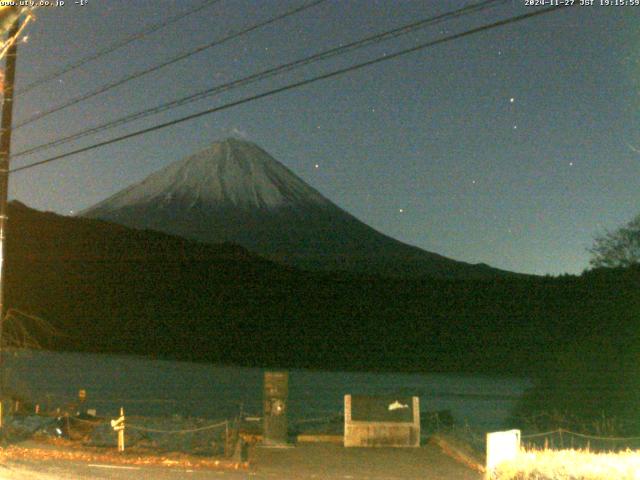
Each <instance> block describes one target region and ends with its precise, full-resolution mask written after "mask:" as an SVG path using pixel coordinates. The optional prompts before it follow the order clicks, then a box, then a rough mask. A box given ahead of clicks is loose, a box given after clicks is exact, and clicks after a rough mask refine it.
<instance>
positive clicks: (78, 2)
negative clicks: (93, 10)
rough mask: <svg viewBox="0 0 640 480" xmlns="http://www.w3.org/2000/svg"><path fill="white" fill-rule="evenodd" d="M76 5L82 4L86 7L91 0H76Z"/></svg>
mask: <svg viewBox="0 0 640 480" xmlns="http://www.w3.org/2000/svg"><path fill="white" fill-rule="evenodd" d="M74 3H75V4H76V5H80V6H81V7H84V6H85V5H86V4H87V3H89V0H78V1H77V2H74Z"/></svg>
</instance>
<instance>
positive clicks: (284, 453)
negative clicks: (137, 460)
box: [0, 444, 482, 480]
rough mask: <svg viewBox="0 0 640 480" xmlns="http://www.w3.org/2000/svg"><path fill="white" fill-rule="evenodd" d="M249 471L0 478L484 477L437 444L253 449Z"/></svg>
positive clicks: (116, 471) (70, 467)
mask: <svg viewBox="0 0 640 480" xmlns="http://www.w3.org/2000/svg"><path fill="white" fill-rule="evenodd" d="M249 458H250V461H251V464H252V467H251V469H250V470H249V471H244V472H243V471H232V470H185V469H180V468H169V467H139V466H135V467H121V466H113V465H105V464H97V463H95V464H92V463H82V462H74V461H66V460H47V461H39V462H36V461H30V460H12V461H7V462H5V465H4V468H0V480H17V479H20V480H22V479H29V480H94V479H95V480H107V479H109V480H111V479H113V480H140V479H158V480H174V479H175V480H178V479H180V480H182V479H184V480H212V479H222V480H276V479H277V480H305V479H311V480H418V479H420V480H449V479H456V480H480V479H481V478H482V475H481V474H479V473H477V472H474V471H472V470H470V469H468V468H466V467H464V466H463V465H461V464H459V463H457V462H455V461H454V460H452V459H451V458H449V457H447V456H446V455H444V454H443V453H442V452H441V450H440V449H439V448H438V447H437V446H435V445H428V446H425V447H422V448H419V449H345V448H343V447H341V446H338V445H328V444H315V445H301V446H298V447H295V448H290V449H268V448H254V449H252V450H251V451H250V457H249Z"/></svg>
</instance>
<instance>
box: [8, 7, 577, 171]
mask: <svg viewBox="0 0 640 480" xmlns="http://www.w3.org/2000/svg"><path fill="white" fill-rule="evenodd" d="M564 8H566V7H565V6H553V7H547V8H544V9H541V10H536V11H535V12H530V13H525V14H522V15H518V16H515V17H510V18H507V19H504V20H500V21H498V22H494V23H490V24H488V25H483V26H481V27H476V28H473V29H471V30H466V31H464V32H462V33H457V34H454V35H450V36H448V37H444V38H441V39H438V40H433V41H430V42H426V43H422V44H419V45H416V46H414V47H411V48H407V49H404V50H400V51H398V52H395V53H392V54H389V55H383V56H380V57H377V58H375V59H373V60H368V61H366V62H362V63H358V64H355V65H351V66H349V67H345V68H341V69H338V70H334V71H332V72H329V73H325V74H322V75H318V76H315V77H312V78H309V79H306V80H301V81H299V82H295V83H290V84H288V85H285V86H283V87H279V88H274V89H272V90H268V91H266V92H263V93H259V94H256V95H252V96H250V97H245V98H243V99H240V100H236V101H233V102H230V103H227V104H224V105H221V106H218V107H214V108H210V109H208V110H204V111H202V112H198V113H194V114H191V115H187V116H186V117H182V118H178V119H175V120H171V121H169V122H165V123H161V124H159V125H155V126H153V127H149V128H145V129H142V130H138V131H136V132H132V133H128V134H126V135H122V136H119V137H116V138H112V139H110V140H105V141H103V142H99V143H95V144H93V145H89V146H87V147H83V148H79V149H76V150H72V151H70V152H67V153H63V154H60V155H56V156H53V157H50V158H47V159H45V160H40V161H37V162H33V163H30V164H28V165H24V166H22V167H17V168H14V169H12V170H10V173H15V172H19V171H22V170H28V169H30V168H34V167H37V166H40V165H44V164H47V163H51V162H55V161H58V160H62V159H63V158H67V157H70V156H72V155H77V154H79V153H84V152H88V151H90V150H94V149H96V148H99V147H104V146H106V145H111V144H113V143H117V142H121V141H123V140H128V139H129V138H133V137H137V136H140V135H144V134H147V133H151V132H154V131H156V130H160V129H163V128H167V127H171V126H173V125H177V124H179V123H183V122H186V121H189V120H193V119H196V118H199V117H202V116H205V115H210V114H212V113H216V112H220V111H222V110H227V109H229V108H232V107H236V106H238V105H243V104H245V103H249V102H252V101H254V100H258V99H261V98H265V97H270V96H272V95H276V94H278V93H282V92H286V91H288V90H292V89H294V88H299V87H302V86H305V85H309V84H312V83H315V82H318V81H321V80H326V79H328V78H333V77H336V76H338V75H343V74H345V73H349V72H352V71H355V70H359V69H361V68H364V67H369V66H371V65H376V64H378V63H381V62H384V61H387V60H392V59H394V58H398V57H400V56H403V55H407V54H409V53H413V52H417V51H419V50H424V49H426V48H429V47H432V46H435V45H439V44H442V43H448V42H450V41H453V40H457V39H459V38H464V37H467V36H470V35H474V34H476V33H480V32H485V31H488V30H492V29H494V28H497V27H502V26H505V25H509V24H512V23H517V22H521V21H523V20H527V19H529V18H533V17H537V16H540V15H544V14H547V13H552V12H555V11H559V10H562V9H564Z"/></svg>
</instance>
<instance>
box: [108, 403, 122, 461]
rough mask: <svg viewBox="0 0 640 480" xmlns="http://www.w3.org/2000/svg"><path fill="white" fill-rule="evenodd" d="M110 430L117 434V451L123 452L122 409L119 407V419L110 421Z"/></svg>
mask: <svg viewBox="0 0 640 480" xmlns="http://www.w3.org/2000/svg"><path fill="white" fill-rule="evenodd" d="M111 428H113V429H114V430H115V431H116V432H118V451H119V452H124V408H123V407H120V418H118V419H116V420H111Z"/></svg>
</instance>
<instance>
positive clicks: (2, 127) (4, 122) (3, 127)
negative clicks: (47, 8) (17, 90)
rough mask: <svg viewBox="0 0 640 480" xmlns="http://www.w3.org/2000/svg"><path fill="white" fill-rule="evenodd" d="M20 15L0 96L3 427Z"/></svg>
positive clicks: (12, 31) (0, 384)
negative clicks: (7, 258)
mask: <svg viewBox="0 0 640 480" xmlns="http://www.w3.org/2000/svg"><path fill="white" fill-rule="evenodd" d="M19 30H20V17H18V18H17V19H16V20H15V21H14V22H13V25H11V28H10V29H9V33H8V36H7V38H8V39H10V41H11V39H13V43H12V44H11V46H10V47H9V50H7V59H6V63H5V69H4V79H3V89H2V90H3V92H4V97H3V100H2V119H1V120H0V428H2V397H3V395H4V386H5V385H4V359H3V349H2V330H3V327H4V318H5V315H6V312H5V310H6V309H5V305H4V284H5V266H6V265H5V263H6V262H5V238H6V227H7V220H8V215H7V214H8V208H7V201H8V197H9V155H10V153H11V122H12V119H13V85H14V80H15V76H16V56H17V54H18V39H17V38H16V36H17V35H18V32H19Z"/></svg>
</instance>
